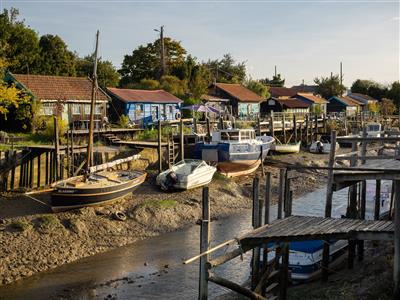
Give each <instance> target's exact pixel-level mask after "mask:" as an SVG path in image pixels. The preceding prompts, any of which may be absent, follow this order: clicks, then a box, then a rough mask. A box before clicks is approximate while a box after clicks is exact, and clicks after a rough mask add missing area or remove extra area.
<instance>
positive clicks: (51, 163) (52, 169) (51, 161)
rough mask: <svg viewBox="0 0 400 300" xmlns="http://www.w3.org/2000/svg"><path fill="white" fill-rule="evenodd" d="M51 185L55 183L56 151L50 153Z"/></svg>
mask: <svg viewBox="0 0 400 300" xmlns="http://www.w3.org/2000/svg"><path fill="white" fill-rule="evenodd" d="M49 164H50V169H49V183H53V181H54V151H50V158H49Z"/></svg>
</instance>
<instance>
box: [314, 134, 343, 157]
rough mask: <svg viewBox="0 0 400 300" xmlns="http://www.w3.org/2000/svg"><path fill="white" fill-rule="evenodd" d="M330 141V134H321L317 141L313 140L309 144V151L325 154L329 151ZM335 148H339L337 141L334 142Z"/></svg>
mask: <svg viewBox="0 0 400 300" xmlns="http://www.w3.org/2000/svg"><path fill="white" fill-rule="evenodd" d="M331 147H332V143H331V137H330V135H322V136H321V138H320V139H319V140H318V141H315V142H313V143H312V144H311V146H310V152H311V153H319V154H327V153H329V152H330V151H331ZM335 148H336V150H338V149H339V148H340V146H339V143H337V142H336V144H335Z"/></svg>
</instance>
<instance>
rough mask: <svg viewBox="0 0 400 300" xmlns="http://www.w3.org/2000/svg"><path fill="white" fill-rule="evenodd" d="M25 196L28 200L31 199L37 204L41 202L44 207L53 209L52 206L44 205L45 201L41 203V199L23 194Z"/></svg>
mask: <svg viewBox="0 0 400 300" xmlns="http://www.w3.org/2000/svg"><path fill="white" fill-rule="evenodd" d="M23 195H24V196H25V197H28V198H30V199H32V200H34V201H36V202H39V203H40V204H43V205H45V206H47V207H51V205H48V204H47V203H44V202H43V201H41V200H39V199H37V198H35V197H32V196H31V195H28V194H23Z"/></svg>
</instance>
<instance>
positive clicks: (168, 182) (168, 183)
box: [161, 171, 178, 191]
mask: <svg viewBox="0 0 400 300" xmlns="http://www.w3.org/2000/svg"><path fill="white" fill-rule="evenodd" d="M177 182H178V176H177V175H176V173H175V172H174V171H171V172H169V173H168V174H167V175H166V176H165V180H164V182H162V184H161V188H162V189H163V190H165V191H169V190H172V188H173V187H174V185H175V183H177Z"/></svg>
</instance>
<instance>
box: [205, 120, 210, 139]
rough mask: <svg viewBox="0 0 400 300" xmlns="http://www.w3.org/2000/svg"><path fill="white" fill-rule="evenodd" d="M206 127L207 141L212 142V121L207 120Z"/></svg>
mask: <svg viewBox="0 0 400 300" xmlns="http://www.w3.org/2000/svg"><path fill="white" fill-rule="evenodd" d="M206 126H207V140H208V141H210V140H211V128H210V119H209V118H208V117H207V118H206Z"/></svg>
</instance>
